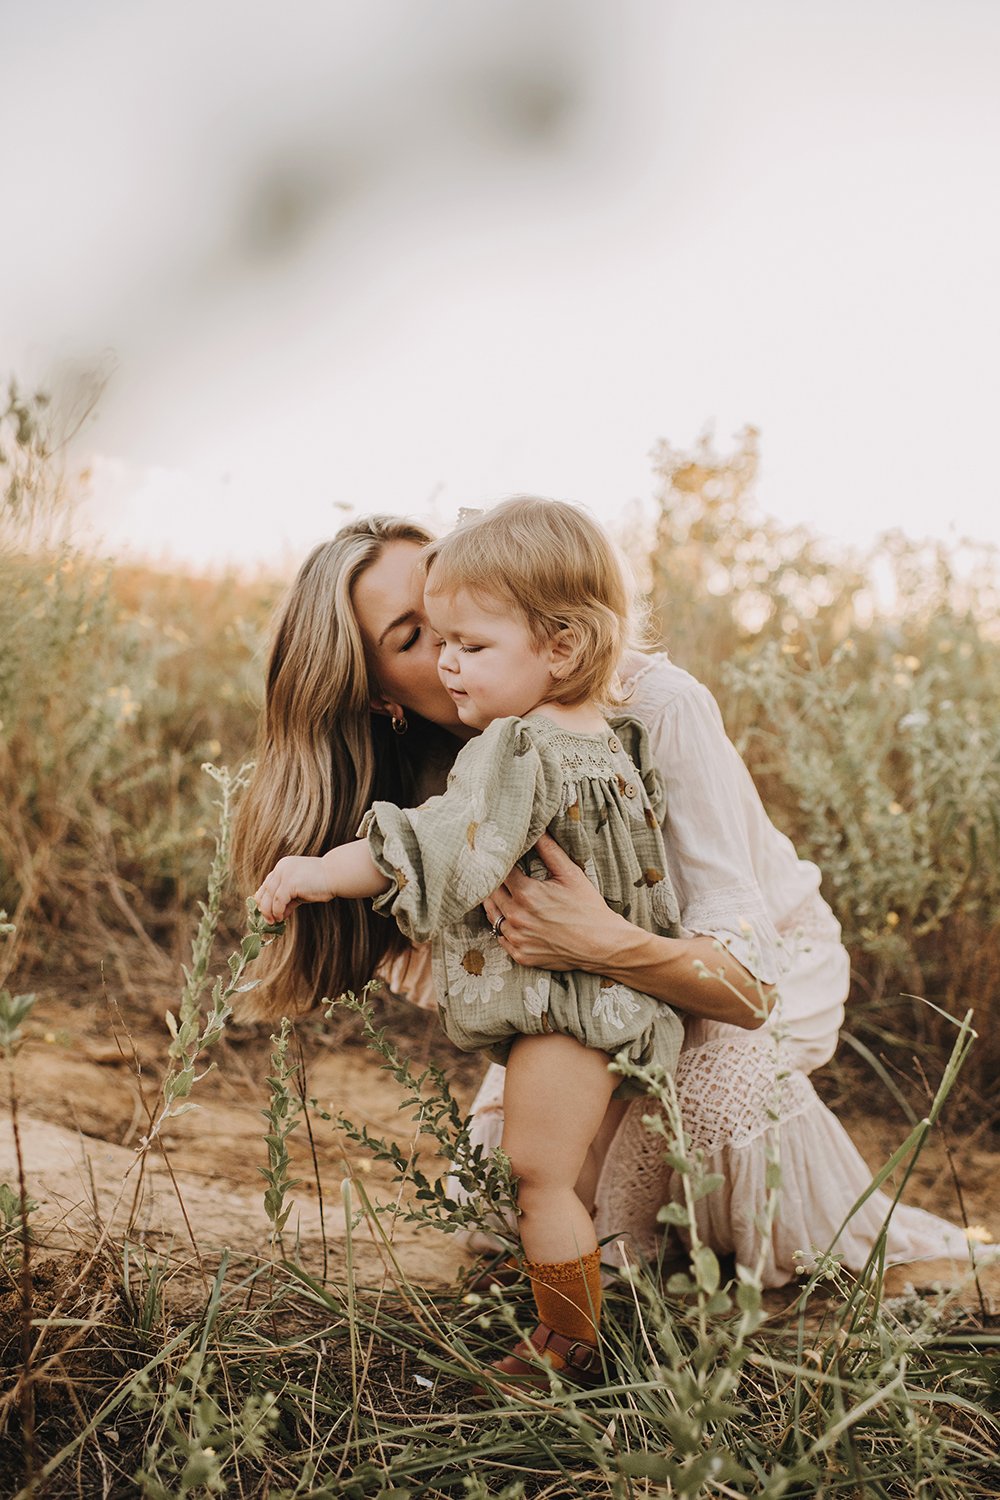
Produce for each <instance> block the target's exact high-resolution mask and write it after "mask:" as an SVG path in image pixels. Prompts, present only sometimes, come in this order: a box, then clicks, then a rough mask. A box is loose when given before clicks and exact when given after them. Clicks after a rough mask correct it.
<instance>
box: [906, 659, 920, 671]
mask: <svg viewBox="0 0 1000 1500" xmlns="http://www.w3.org/2000/svg"><path fill="white" fill-rule="evenodd" d="M919 665H920V657H919V656H904V657H903V666H904V667H906V669H907V671H909V672H915V671H916V670H917V668H918V667H919Z"/></svg>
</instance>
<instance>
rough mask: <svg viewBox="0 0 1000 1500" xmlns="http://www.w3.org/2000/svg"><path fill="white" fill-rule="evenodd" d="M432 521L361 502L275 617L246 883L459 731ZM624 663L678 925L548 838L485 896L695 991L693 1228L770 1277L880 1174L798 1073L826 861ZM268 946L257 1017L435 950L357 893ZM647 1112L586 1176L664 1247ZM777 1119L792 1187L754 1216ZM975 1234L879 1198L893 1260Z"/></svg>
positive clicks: (822, 1034)
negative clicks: (659, 809) (643, 734)
mask: <svg viewBox="0 0 1000 1500" xmlns="http://www.w3.org/2000/svg"><path fill="white" fill-rule="evenodd" d="M429 540H430V537H429V536H428V534H427V533H426V532H424V531H423V530H422V528H420V527H418V526H414V525H413V524H411V523H409V522H406V521H402V520H397V519H393V518H387V517H371V518H368V519H366V520H361V521H357V522H355V523H352V524H351V525H349V526H346V527H344V528H343V529H342V530H341V531H340V532H339V533H338V534H337V536H336V537H335V538H334V539H333V540H332V541H331V542H327V543H325V544H323V545H322V546H320V547H318V548H316V549H315V551H314V552H313V553H312V554H311V556H310V557H309V558H308V559H307V560H306V562H305V563H304V565H303V567H302V569H301V570H300V573H299V575H298V577H297V579H296V581H295V583H294V584H293V586H292V589H291V592H290V595H289V597H288V600H287V602H286V604H285V606H284V609H283V612H282V614H281V616H280V618H279V622H278V626H277V630H276V635H275V640H274V645H273V648H272V653H271V658H270V662H269V665H268V673H267V681H266V695H265V708H264V716H263V720H262V724H261V733H260V743H259V747H258V754H257V769H256V771H255V773H254V777H253V780H252V782H251V784H250V786H249V788H248V790H247V793H246V795H245V797H244V800H243V803H242V805H241V808H240V813H239V817H238V822H237V829H236V839H235V847H236V864H237V870H238V874H239V877H240V879H241V883H242V885H243V886H244V887H245V888H246V889H253V888H255V886H256V885H257V884H258V883H259V881H260V879H261V878H262V876H263V874H264V873H265V872H266V871H267V870H268V869H270V868H271V866H272V865H273V864H274V862H275V860H276V859H277V858H278V857H279V856H280V855H283V854H286V853H289V852H296V853H300V854H321V853H323V852H324V851H325V850H326V849H328V848H330V847H331V846H332V845H334V844H338V843H342V842H343V841H344V840H345V839H349V838H351V837H353V835H354V833H355V831H356V829H357V827H358V825H359V824H360V822H361V820H362V817H363V816H364V813H365V812H366V810H367V808H368V806H369V805H370V803H371V802H373V801H375V800H376V799H384V800H387V801H394V802H397V803H400V802H402V803H407V802H410V803H413V802H418V801H421V800H423V799H424V798H425V797H426V796H428V795H430V794H432V793H433V792H434V791H435V790H436V789H438V788H439V787H440V786H441V785H442V784H443V780H444V777H445V775H446V774H447V769H448V767H449V765H450V762H451V760H452V759H453V758H454V754H455V753H456V751H457V748H458V746H459V743H460V742H461V741H462V740H463V739H465V738H468V736H469V735H470V734H471V733H472V732H473V731H471V730H469V729H468V728H466V727H465V726H463V725H462V724H461V722H460V721H459V719H458V717H457V714H456V711H455V706H454V702H453V700H452V698H451V697H450V695H449V694H448V693H447V692H446V690H445V689H444V687H443V686H442V684H441V682H440V679H439V677H438V672H437V656H438V652H437V642H436V639H435V638H434V637H433V636H432V634H431V633H430V631H429V630H428V629H427V623H426V617H425V614H424V605H423V576H422V572H421V569H420V567H419V563H418V559H419V555H420V550H421V547H422V546H423V545H424V544H425V543H426V542H427V541H429ZM621 676H622V680H623V686H624V689H625V692H626V694H627V705H628V710H629V712H630V713H632V714H634V715H635V716H636V717H637V718H639V719H640V720H642V722H643V723H644V724H645V725H646V728H647V730H648V731H649V735H650V739H651V743H652V749H653V754H654V757H655V760H656V763H657V765H658V767H659V769H660V771H661V773H662V775H663V777H664V781H665V784H666V804H667V817H666V821H665V824H664V828H663V834H664V839H665V842H666V847H667V854H668V859H669V861H670V871H671V875H672V877H673V880H674V883H675V886H676V889H677V894H678V898H679V901H680V906H681V923H682V929H683V931H684V933H685V934H686V935H685V936H682V937H680V938H661V937H657V936H653V935H650V934H648V933H644V932H640V931H639V930H638V929H637V928H634V927H632V926H631V924H630V923H628V922H627V920H626V919H624V918H623V917H620V916H617V915H616V914H615V913H614V912H612V911H611V910H610V909H609V908H608V907H607V906H605V904H604V902H603V900H602V899H601V897H600V895H599V894H598V892H597V891H596V890H595V889H594V888H593V887H592V886H591V885H590V882H589V881H588V880H587V879H586V877H585V876H584V875H583V873H582V872H581V871H580V870H578V869H577V868H576V866H575V865H573V864H572V862H571V861H570V860H568V859H567V858H566V857H565V856H564V855H563V854H562V851H561V850H560V849H559V848H558V847H557V846H556V845H555V844H554V843H553V842H552V841H551V840H549V839H545V840H543V841H542V842H541V843H540V844H539V846H538V849H539V853H540V855H541V857H542V859H543V860H544V862H545V864H546V866H547V868H548V870H549V873H550V877H551V878H550V879H549V880H548V881H545V882H539V881H530V880H527V879H526V878H525V877H523V876H522V875H521V874H520V872H518V871H516V870H515V871H513V872H512V873H511V875H510V876H508V878H507V880H506V882H505V883H504V885H503V886H502V887H501V888H500V889H499V890H498V891H496V892H495V893H494V894H493V897H492V898H491V900H490V901H488V902H487V903H486V904H485V909H486V914H487V916H488V918H489V919H490V921H491V922H493V923H495V924H499V926H500V937H501V941H502V942H503V945H504V947H505V948H506V950H507V952H508V953H509V954H510V955H511V957H513V958H514V959H515V960H517V961H518V962H522V963H527V964H531V965H533V966H535V967H540V968H552V969H584V970H589V971H591V972H595V973H599V974H602V975H607V976H608V977H610V978H611V979H613V980H617V981H619V982H621V983H623V984H627V985H630V986H632V987H634V988H636V989H638V990H641V991H644V992H645V993H648V994H651V995H654V996H656V997H657V998H658V999H662V1000H664V1001H665V1002H667V1003H669V1004H670V1005H672V1006H674V1007H676V1008H677V1009H678V1010H681V1011H684V1012H685V1013H686V1015H687V1017H688V1021H687V1024H686V1037H685V1045H684V1050H683V1052H682V1054H681V1060H680V1064H679V1067H678V1072H677V1088H678V1094H679V1097H680V1102H681V1108H682V1112H683V1116H684V1123H685V1129H686V1131H687V1133H688V1135H689V1136H690V1137H691V1139H692V1143H693V1145H694V1147H695V1148H696V1149H699V1150H700V1151H701V1152H702V1153H703V1155H704V1157H705V1164H706V1168H707V1169H708V1170H709V1171H711V1172H714V1173H718V1174H719V1175H720V1176H721V1178H722V1185H721V1187H719V1188H717V1189H716V1191H714V1192H712V1193H709V1194H708V1195H707V1196H706V1197H704V1198H702V1199H700V1200H699V1201H698V1203H697V1215H698V1232H699V1235H700V1237H701V1239H702V1241H703V1243H705V1244H708V1245H710V1246H711V1247H712V1248H713V1249H715V1250H716V1251H717V1252H719V1253H732V1254H734V1255H735V1256H736V1258H737V1261H738V1262H739V1263H741V1264H744V1265H748V1266H754V1265H756V1264H757V1262H758V1260H759V1259H760V1260H761V1261H762V1275H763V1280H764V1284H765V1285H770V1286H779V1285H783V1284H784V1283H785V1282H787V1281H789V1280H790V1279H791V1278H792V1277H793V1275H794V1274H795V1267H796V1265H801V1264H802V1262H803V1258H805V1259H809V1256H810V1252H811V1251H813V1250H817V1251H822V1250H825V1249H827V1248H828V1247H829V1246H830V1244H831V1242H832V1241H833V1239H834V1236H835V1235H837V1232H838V1230H840V1227H841V1224H842V1221H843V1220H844V1218H845V1217H846V1216H847V1214H848V1213H849V1212H850V1210H851V1208H852V1207H853V1205H854V1203H855V1202H856V1200H857V1199H858V1198H859V1197H860V1196H861V1195H862V1194H863V1193H864V1191H865V1190H866V1188H867V1186H868V1183H869V1181H870V1174H869V1172H868V1170H867V1168H866V1167H865V1164H864V1162H863V1161H862V1159H861V1157H860V1156H859V1154H858V1153H857V1151H856V1150H855V1149H854V1147H853V1146H852V1144H851V1142H850V1140H849V1138H848V1136H847V1135H846V1133H845V1132H844V1130H843V1129H842V1127H841V1126H840V1125H839V1124H838V1122H837V1121H836V1119H835V1118H834V1116H833V1115H832V1114H831V1113H830V1112H829V1110H827V1109H826V1108H825V1107H824V1106H823V1105H822V1104H821V1103H820V1101H819V1099H818V1098H817V1096H816V1094H815V1091H814V1090H813V1088H812V1085H811V1084H810V1083H809V1080H808V1078H807V1077H806V1073H807V1072H808V1071H809V1070H810V1069H812V1068H814V1067H816V1066H818V1065H819V1064H820V1063H822V1062H825V1061H826V1060H827V1059H828V1058H829V1057H830V1055H831V1054H832V1052H833V1050H834V1047H835V1046H836V1041H837V1033H838V1030H839V1027H840V1024H841V1021H842V1019H843V1006H844V1000H845V998H846V995H847V990H848V983H849V963H848V958H847V954H846V952H845V950H844V948H843V946H842V944H841V942H840V929H839V927H838V925H837V923H836V921H835V919H834V917H833V915H832V913H831V912H830V910H829V908H828V907H827V906H826V904H825V903H824V901H823V900H822V898H821V896H820V894H819V881H820V876H819V871H818V870H817V869H816V868H815V866H813V865H810V864H808V863H806V862H805V861H801V860H799V859H798V857H797V856H796V854H795V851H794V849H793V848H792V846H791V844H790V843H789V841H788V840H787V839H786V838H785V837H784V836H783V835H782V834H780V833H779V832H778V830H777V829H776V828H775V827H774V826H773V824H772V823H771V822H770V820H769V819H768V817H767V815H766V813H765V812H764V809H763V806H762V804H761V802H760V799H759V797H758V796H757V793H756V790H755V789H754V786H753V783H752V781H751V779H750V776H749V773H748V772H747V770H746V768H745V766H744V765H743V763H742V761H741V760H740V758H739V756H738V754H737V752H736V750H735V748H734V747H733V746H732V744H731V743H730V742H729V740H728V739H727V738H726V735H725V731H724V729H723V726H722V721H721V717H720V715H719V712H718V709H717V707H716V705H715V702H714V700H713V699H712V697H711V695H710V694H709V693H708V691H707V689H705V688H704V687H702V686H701V684H699V683H698V682H696V681H695V679H694V678H692V677H690V676H689V675H688V674H687V673H685V672H683V671H682V670H681V669H680V668H678V667H675V666H674V665H673V664H672V663H671V662H669V661H668V660H667V658H666V657H665V656H645V655H643V654H641V653H638V652H635V653H631V654H629V655H628V657H627V658H626V660H625V661H624V662H623V663H622V669H621ZM268 959H269V961H270V962H271V968H270V970H269V971H268V973H267V975H266V984H265V986H264V987H262V990H260V991H258V992H257V994H258V995H260V996H261V997H262V1002H263V1005H264V1007H266V1010H267V1013H268V1014H269V1015H270V1016H278V1015H281V1014H282V1013H285V1014H295V1013H298V1012H301V1011H303V1010H305V1009H308V1008H309V1007H310V1006H311V1005H313V1004H315V1003H317V1002H318V1001H319V1000H320V999H321V998H322V997H323V996H326V995H337V994H340V993H341V992H342V991H343V990H345V989H348V988H354V989H357V988H358V987H359V986H360V985H361V984H363V983H364V982H365V981H366V980H367V979H369V978H370V977H372V976H373V975H374V974H375V973H376V971H381V972H382V973H383V974H385V975H386V976H387V977H388V979H389V982H390V983H391V984H392V987H393V988H394V989H396V990H398V991H405V992H406V993H408V994H409V997H410V998H411V999H414V1000H415V1001H416V1002H417V1003H425V1004H427V1003H433V996H432V995H431V993H430V982H429V973H428V969H427V966H426V964H422V963H421V962H420V956H419V955H416V956H415V957H414V956H411V955H410V954H409V953H408V952H407V951H406V948H405V943H404V941H403V940H402V938H401V937H400V936H399V933H398V930H397V929H396V927H395V924H394V923H390V922H386V921H384V920H383V919H381V918H379V917H377V916H375V915H374V914H373V913H372V911H371V908H370V907H369V906H368V905H367V904H355V903H349V902H337V903H334V904H333V906H326V905H320V906H317V907H312V906H304V907H299V908H298V909H297V910H296V911H295V912H294V913H293V914H292V917H291V921H290V928H289V932H288V935H287V936H286V937H285V939H284V941H283V942H282V943H278V944H274V945H273V946H272V947H271V948H270V949H269V950H268ZM779 1017H780V1021H781V1026H780V1028H777V1029H776V1018H779ZM779 1037H780V1038H781V1039H780V1041H779V1040H778V1038H779ZM502 1090H503V1070H502V1069H499V1068H491V1069H490V1072H489V1073H488V1074H487V1077H486V1080H485V1082H484V1085H483V1087H482V1089H481V1090H480V1092H479V1095H478V1096H477V1099H476V1102H475V1104H474V1106H473V1115H474V1131H475V1133H476V1135H477V1137H478V1138H479V1139H480V1140H482V1141H483V1142H484V1143H486V1144H492V1143H494V1142H496V1141H499V1138H500V1130H501V1127H502ZM648 1110H649V1106H648V1101H644V1100H638V1101H635V1102H633V1103H632V1104H623V1103H617V1104H613V1106H612V1109H611V1110H609V1113H608V1116H607V1118H606V1120H605V1126H604V1130H603V1131H602V1134H601V1137H600V1140H599V1142H598V1158H599V1159H598V1160H597V1161H596V1162H595V1169H594V1177H593V1180H592V1181H591V1182H590V1183H587V1184H582V1185H581V1187H580V1189H579V1191H580V1192H581V1194H583V1193H585V1192H586V1193H587V1194H588V1196H589V1198H590V1199H591V1200H592V1201H593V1203H594V1217H595V1223H596V1227H597V1233H598V1235H599V1237H601V1238H604V1237H605V1236H607V1235H610V1234H615V1235H618V1234H627V1235H628V1236H629V1237H630V1238H631V1240H632V1243H633V1247H634V1248H635V1249H636V1250H637V1251H638V1252H639V1253H640V1254H650V1253H652V1252H653V1250H654V1246H655V1243H656V1240H657V1238H658V1234H659V1232H660V1231H658V1228H657V1224H656V1212H657V1210H658V1209H659V1208H660V1206H661V1205H662V1204H664V1203H666V1202H668V1201H671V1200H675V1199H676V1200H680V1199H681V1198H682V1196H683V1195H682V1192H681V1184H680V1182H679V1180H678V1179H677V1177H676V1174H674V1173H672V1171H671V1170H670V1169H669V1168H668V1167H667V1166H666V1164H665V1163H664V1161H663V1156H662V1143H658V1142H657V1139H656V1137H655V1136H653V1135H652V1134H651V1133H650V1132H649V1131H648V1130H646V1128H645V1127H644V1126H643V1124H642V1115H643V1114H644V1113H648ZM772 1132H776V1133H777V1145H778V1149H779V1151H780V1159H781V1169H782V1192H781V1198H780V1200H779V1207H778V1212H777V1216H776V1218H775V1219H774V1222H773V1223H772V1224H771V1225H769V1226H768V1227H766V1228H762V1227H761V1225H762V1222H763V1221H762V1219H761V1213H762V1210H763V1208H764V1204H765V1198H766V1173H767V1162H768V1154H769V1147H768V1140H769V1138H770V1139H771V1141H772V1142H773V1140H774V1136H773V1134H772ZM771 1149H772V1150H773V1145H772V1147H771ZM888 1207H889V1203H888V1200H887V1199H886V1198H885V1197H884V1195H882V1194H874V1195H873V1196H872V1197H871V1198H870V1199H869V1200H868V1202H867V1203H866V1204H865V1205H864V1206H863V1208H862V1209H860V1210H859V1212H858V1213H857V1214H855V1215H854V1217H853V1218H852V1220H851V1222H850V1224H849V1225H848V1227H847V1228H846V1229H845V1230H844V1231H843V1233H841V1234H840V1237H839V1239H838V1240H837V1243H836V1250H837V1253H838V1254H839V1255H840V1256H841V1257H842V1258H843V1259H844V1261H845V1262H846V1264H847V1265H849V1266H851V1267H853V1268H857V1267H860V1266H861V1265H863V1264H864V1262H865V1260H866V1259H867V1256H868V1253H869V1251H870V1249H871V1246H872V1242H873V1240H874V1238H875V1236H876V1235H877V1233H878V1232H879V1230H880V1228H881V1225H882V1222H883V1220H884V1218H885V1214H886V1212H887V1211H888ZM967 1253H968V1251H967V1245H966V1241H965V1238H964V1236H963V1234H962V1232H961V1231H960V1230H958V1229H956V1228H955V1227H954V1226H952V1225H949V1224H947V1223H945V1222H944V1221H943V1220H940V1219H937V1218H935V1217H934V1216H933V1215H931V1214H926V1213H923V1212H922V1211H921V1210H919V1209H910V1208H906V1209H897V1211H896V1213H895V1214H894V1215H893V1218H892V1221H891V1223H890V1227H889V1232H888V1240H887V1258H888V1259H890V1260H897V1261H906V1260H915V1259H922V1258H925V1257H936V1256H945V1255H954V1256H956V1257H959V1258H961V1259H963V1260H964V1259H965V1258H966V1257H967Z"/></svg>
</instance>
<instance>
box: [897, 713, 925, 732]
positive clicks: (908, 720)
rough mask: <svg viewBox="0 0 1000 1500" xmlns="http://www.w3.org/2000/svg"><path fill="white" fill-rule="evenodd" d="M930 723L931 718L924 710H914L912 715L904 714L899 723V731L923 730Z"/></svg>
mask: <svg viewBox="0 0 1000 1500" xmlns="http://www.w3.org/2000/svg"><path fill="white" fill-rule="evenodd" d="M930 721H931V716H930V714H929V713H928V712H927V710H926V709H923V708H915V709H914V710H913V712H912V713H909V714H904V715H903V717H902V718H901V719H900V721H899V727H900V729H924V728H925V727H926V726H927V725H928V724H929V723H930Z"/></svg>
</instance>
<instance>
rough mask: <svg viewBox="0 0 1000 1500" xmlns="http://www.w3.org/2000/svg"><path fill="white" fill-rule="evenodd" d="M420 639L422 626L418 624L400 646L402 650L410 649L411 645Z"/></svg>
mask: <svg viewBox="0 0 1000 1500" xmlns="http://www.w3.org/2000/svg"><path fill="white" fill-rule="evenodd" d="M419 639H420V626H419V625H417V626H415V627H414V630H413V633H412V635H408V636H407V638H406V640H405V641H404V642H403V644H402V645H401V646H400V648H399V649H400V651H409V650H410V648H411V646H415V645H416V644H417V642H418V641H419Z"/></svg>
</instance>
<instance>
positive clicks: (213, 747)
mask: <svg viewBox="0 0 1000 1500" xmlns="http://www.w3.org/2000/svg"><path fill="white" fill-rule="evenodd" d="M205 749H206V751H207V753H208V754H209V755H212V756H214V755H219V754H221V751H222V745H221V743H220V742H219V741H218V740H209V742H208V744H207V745H206V746H205Z"/></svg>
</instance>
